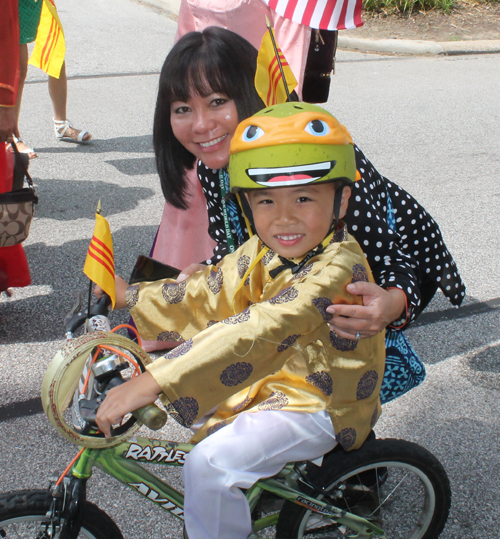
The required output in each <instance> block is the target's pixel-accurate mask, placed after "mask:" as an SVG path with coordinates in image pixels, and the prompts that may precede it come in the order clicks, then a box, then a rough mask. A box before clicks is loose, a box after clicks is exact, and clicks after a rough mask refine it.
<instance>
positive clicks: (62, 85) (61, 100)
mask: <svg viewBox="0 0 500 539" xmlns="http://www.w3.org/2000/svg"><path fill="white" fill-rule="evenodd" d="M49 95H50V99H51V100H52V107H53V108H54V119H55V120H58V121H63V120H66V102H67V99H68V79H67V78H66V62H63V65H62V67H61V74H60V75H59V78H58V79H56V78H55V77H50V76H49Z"/></svg>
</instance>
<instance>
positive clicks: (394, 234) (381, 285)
mask: <svg viewBox="0 0 500 539" xmlns="http://www.w3.org/2000/svg"><path fill="white" fill-rule="evenodd" d="M355 149H356V166H357V168H358V170H359V171H360V173H361V180H360V181H359V182H357V183H356V184H355V186H354V188H353V193H352V196H351V198H350V201H349V207H348V210H347V214H346V216H345V218H344V219H345V222H346V224H347V226H348V229H349V232H350V233H351V234H352V235H353V236H354V237H355V238H356V240H357V241H358V243H359V244H360V246H361V248H362V249H363V252H364V254H365V256H366V258H367V260H368V262H369V264H370V267H371V269H372V273H373V277H374V279H375V282H376V283H377V285H378V286H377V285H373V284H369V283H366V284H365V283H353V284H352V285H350V286H352V287H354V288H353V293H356V294H358V295H361V296H363V306H359V307H357V308H356V309H355V310H353V309H352V308H349V307H348V306H344V305H334V306H331V307H329V308H328V309H327V311H328V312H330V313H331V314H333V315H334V317H333V319H332V320H331V321H330V326H331V329H332V330H334V331H335V332H339V335H340V336H343V337H345V338H350V339H354V338H356V337H357V335H358V334H359V336H360V337H368V336H371V335H374V334H376V333H378V332H379V331H381V330H382V329H384V328H385V327H386V326H388V325H392V326H393V327H396V328H398V329H400V328H401V329H402V328H404V327H406V326H407V325H408V324H409V323H410V322H411V321H412V320H414V319H415V318H416V316H417V315H418V314H419V312H420V305H421V290H420V284H421V283H420V272H419V268H418V262H417V260H416V259H415V258H414V257H413V255H414V253H415V251H416V249H415V248H414V249H413V250H412V249H411V248H410V247H409V245H410V244H411V242H414V238H413V237H412V238H411V239H409V238H408V236H409V235H410V228H412V226H411V225H410V226H408V227H406V225H407V222H406V221H412V220H414V219H417V218H418V215H411V214H408V215H411V216H410V217H409V216H408V215H403V212H402V211H400V212H399V213H397V214H396V215H395V214H394V212H393V211H391V210H393V208H392V205H390V204H388V203H387V199H388V195H387V193H388V191H387V189H386V184H387V183H388V182H387V180H386V179H385V178H384V177H383V176H381V175H380V174H379V173H378V172H377V171H376V170H375V168H374V167H373V165H372V164H371V163H370V162H369V161H368V160H367V159H366V157H365V156H364V155H363V154H362V152H361V151H360V150H359V149H358V148H357V147H355ZM408 202H409V203H408V208H410V199H408ZM402 207H403V208H404V207H405V203H404V201H403V206H402ZM391 214H392V215H391ZM414 222H416V221H414ZM408 224H410V223H408ZM412 246H413V245H412Z"/></svg>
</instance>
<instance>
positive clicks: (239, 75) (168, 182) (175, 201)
mask: <svg viewBox="0 0 500 539" xmlns="http://www.w3.org/2000/svg"><path fill="white" fill-rule="evenodd" d="M256 67H257V50H256V49H255V47H254V46H253V45H251V44H250V43H249V42H248V41H247V40H246V39H244V38H242V37H240V36H239V35H238V34H235V33H234V32H231V31H230V30H226V29H224V28H217V27H214V26H211V27H208V28H206V29H205V30H203V32H190V33H189V34H186V35H185V36H183V37H182V38H181V39H180V40H179V41H178V42H177V43H176V45H175V46H174V47H173V48H172V50H171V51H170V52H169V54H168V55H167V58H166V60H165V63H164V64H163V68H162V70H161V75H160V84H159V90H158V98H157V100H156V109H155V116H154V124H153V145H154V150H155V156H156V166H157V169H158V174H159V176H160V182H161V188H162V191H163V195H164V196H165V199H166V200H167V202H168V203H169V204H172V206H175V207H176V208H180V209H187V208H188V206H189V205H188V200H187V198H188V184H187V180H186V177H185V170H186V169H192V168H193V166H194V165H195V156H194V155H193V154H192V153H191V152H189V151H188V150H186V148H184V146H183V145H182V144H181V143H180V142H179V141H178V140H177V139H176V138H175V137H174V134H173V131H172V126H171V125H170V104H171V103H172V102H173V101H187V100H188V99H189V97H190V93H191V92H193V91H194V92H196V93H198V94H199V95H201V96H202V97H205V96H207V95H210V94H211V93H213V92H215V93H220V94H223V95H225V96H227V97H228V98H230V99H233V100H234V102H235V105H236V110H237V111H238V119H239V120H240V121H242V120H244V119H245V118H248V117H249V116H252V114H255V113H256V112H257V111H259V110H260V109H262V108H264V103H263V102H262V100H261V99H260V97H259V95H258V93H257V91H256V90H255V86H254V78H255V70H256Z"/></svg>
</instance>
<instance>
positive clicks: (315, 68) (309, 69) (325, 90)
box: [302, 29, 338, 103]
mask: <svg viewBox="0 0 500 539" xmlns="http://www.w3.org/2000/svg"><path fill="white" fill-rule="evenodd" d="M337 41H338V31H337V30H314V29H313V30H311V43H310V44H309V51H308V53H307V61H306V69H305V74H304V85H303V87H302V99H303V100H304V101H305V102H306V103H326V102H327V101H328V94H329V93H330V77H331V74H332V73H335V54H336V52H337Z"/></svg>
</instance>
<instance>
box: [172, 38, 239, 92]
mask: <svg viewBox="0 0 500 539" xmlns="http://www.w3.org/2000/svg"><path fill="white" fill-rule="evenodd" d="M208 52H209V51H207V50H206V49H205V48H204V47H202V48H201V49H198V50H195V51H192V54H191V55H184V58H182V61H181V62H179V63H178V64H177V66H175V67H174V68H173V69H172V70H171V72H170V76H169V85H168V88H167V89H166V90H167V98H168V100H169V101H170V102H172V101H187V100H188V99H189V98H190V97H191V96H192V94H193V93H194V94H199V95H200V96H201V97H207V96H208V95H210V94H212V93H219V94H222V95H225V96H226V97H229V98H230V99H234V98H235V97H236V95H235V94H237V93H238V90H237V87H235V83H234V70H233V69H232V67H231V62H230V60H229V58H228V59H227V63H226V62H225V61H221V58H219V57H217V56H216V55H213V54H207V53H208ZM187 56H189V58H188V57H187ZM224 66H225V67H224ZM231 73H232V74H233V77H231V76H230V74H231Z"/></svg>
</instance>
